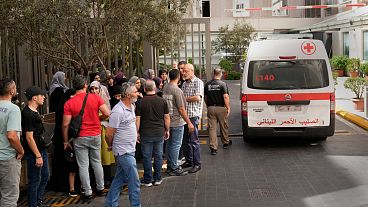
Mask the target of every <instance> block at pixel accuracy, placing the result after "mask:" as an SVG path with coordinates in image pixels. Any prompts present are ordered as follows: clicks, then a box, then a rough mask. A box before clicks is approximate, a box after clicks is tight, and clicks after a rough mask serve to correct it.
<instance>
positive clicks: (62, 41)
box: [0, 0, 189, 74]
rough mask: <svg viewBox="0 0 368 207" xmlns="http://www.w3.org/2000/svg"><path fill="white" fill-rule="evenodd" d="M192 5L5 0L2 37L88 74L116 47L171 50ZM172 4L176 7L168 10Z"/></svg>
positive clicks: (170, 0)
mask: <svg viewBox="0 0 368 207" xmlns="http://www.w3.org/2000/svg"><path fill="white" fill-rule="evenodd" d="M188 3H189V0H179V1H178V0H144V1H142V0H26V1H25V0H3V1H1V2H0V7H1V8H2V10H1V12H0V19H1V20H0V23H1V25H0V29H1V31H2V35H5V34H6V35H7V36H8V37H9V38H10V37H11V38H13V39H14V40H15V41H16V42H17V43H19V44H26V45H27V46H28V47H26V48H27V54H28V55H30V56H33V55H40V56H43V57H44V58H45V59H46V60H47V61H48V62H51V63H53V64H54V65H56V66H59V67H69V66H72V67H73V68H74V69H76V70H77V71H78V73H85V74H86V72H87V71H89V70H91V69H92V67H93V66H94V65H96V64H99V65H101V66H102V67H103V68H105V69H106V66H105V62H106V61H105V60H106V59H107V57H108V53H109V52H111V49H112V48H113V47H114V45H116V44H118V43H119V44H120V43H125V45H128V40H129V39H131V40H134V41H137V42H139V41H142V40H145V41H148V42H150V43H151V44H152V45H153V46H156V47H167V46H170V45H171V41H172V38H173V37H174V36H175V32H176V30H175V28H176V25H177V24H179V23H180V20H181V17H182V12H183V11H185V10H186V7H187V6H188ZM169 5H173V6H172V8H171V9H169Z"/></svg>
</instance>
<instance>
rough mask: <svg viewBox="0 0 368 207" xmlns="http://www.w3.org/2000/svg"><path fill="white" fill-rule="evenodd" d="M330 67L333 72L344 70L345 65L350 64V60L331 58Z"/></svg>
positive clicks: (338, 57) (337, 57) (343, 57)
mask: <svg viewBox="0 0 368 207" xmlns="http://www.w3.org/2000/svg"><path fill="white" fill-rule="evenodd" d="M330 62H331V65H332V67H333V69H335V70H346V67H347V65H348V64H349V62H350V59H349V58H348V57H347V56H345V55H344V56H333V57H332V58H331V61H330Z"/></svg>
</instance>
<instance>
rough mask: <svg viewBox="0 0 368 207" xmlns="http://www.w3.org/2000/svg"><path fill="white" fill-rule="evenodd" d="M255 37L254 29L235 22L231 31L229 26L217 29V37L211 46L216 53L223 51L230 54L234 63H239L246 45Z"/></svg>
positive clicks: (243, 23)
mask: <svg viewBox="0 0 368 207" xmlns="http://www.w3.org/2000/svg"><path fill="white" fill-rule="evenodd" d="M254 37H255V29H254V28H253V27H252V26H251V25H249V24H247V23H245V22H237V23H235V24H234V27H233V29H229V25H226V26H223V27H220V28H219V35H218V36H217V38H216V40H214V41H213V42H212V45H213V47H214V49H215V51H216V52H219V51H225V52H226V53H227V54H228V53H230V54H232V55H231V56H230V57H228V58H230V59H231V60H232V61H233V62H234V63H239V61H240V60H241V58H242V56H243V55H244V54H245V53H246V51H247V48H248V45H249V43H250V41H251V40H253V39H254Z"/></svg>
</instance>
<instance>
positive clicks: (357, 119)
mask: <svg viewBox="0 0 368 207" xmlns="http://www.w3.org/2000/svg"><path fill="white" fill-rule="evenodd" d="M346 79H348V77H338V78H337V85H336V86H335V88H336V91H335V96H336V114H338V115H340V116H341V117H343V118H344V119H346V120H348V121H351V122H353V123H355V124H356V125H358V126H360V127H362V128H364V129H366V130H368V117H367V114H366V112H361V111H357V110H355V109H354V103H353V102H352V101H351V99H352V98H354V97H355V94H354V93H353V92H352V91H350V90H349V89H346V88H345V87H344V82H345V80H346ZM365 95H366V93H363V97H365Z"/></svg>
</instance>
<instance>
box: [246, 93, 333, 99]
mask: <svg viewBox="0 0 368 207" xmlns="http://www.w3.org/2000/svg"><path fill="white" fill-rule="evenodd" d="M286 96H288V101H302V100H330V98H331V93H283V94H247V95H246V97H247V101H285V100H286V98H285V97H286ZM289 96H290V97H291V98H290V99H289Z"/></svg>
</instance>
